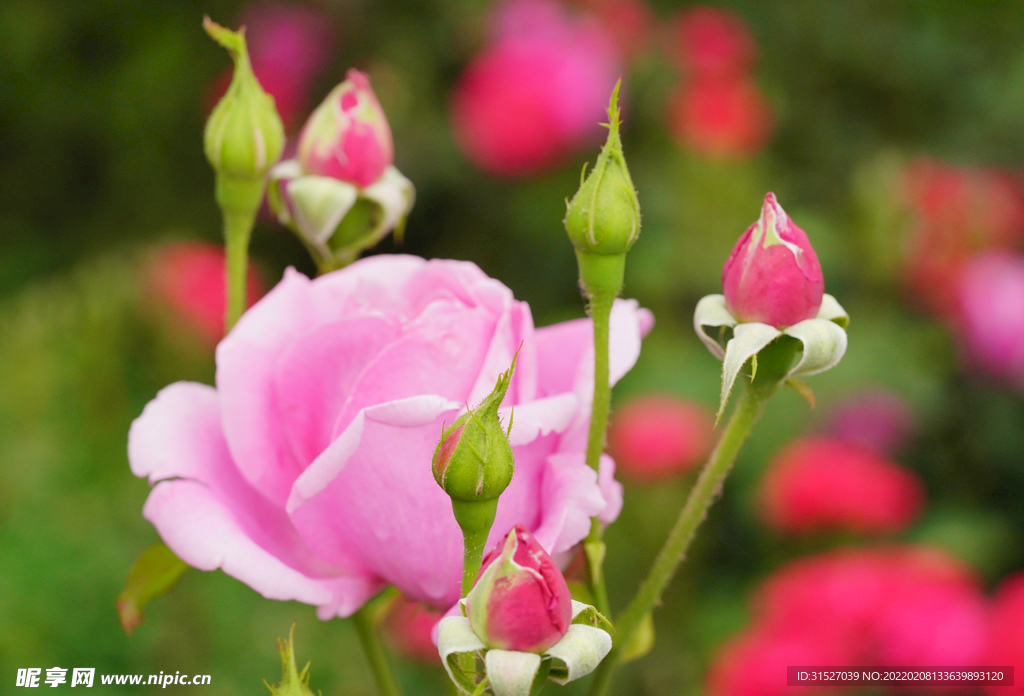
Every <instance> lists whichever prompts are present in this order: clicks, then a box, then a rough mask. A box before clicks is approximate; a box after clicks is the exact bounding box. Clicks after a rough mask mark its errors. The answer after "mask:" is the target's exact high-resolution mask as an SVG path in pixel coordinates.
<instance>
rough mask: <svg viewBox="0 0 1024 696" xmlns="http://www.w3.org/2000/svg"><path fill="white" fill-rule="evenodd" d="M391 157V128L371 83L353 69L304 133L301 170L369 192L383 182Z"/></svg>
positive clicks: (300, 139)
mask: <svg viewBox="0 0 1024 696" xmlns="http://www.w3.org/2000/svg"><path fill="white" fill-rule="evenodd" d="M393 156H394V145H393V143H392V142H391V128H389V127H388V121H387V118H386V117H385V116H384V109H382V108H381V106H380V103H379V102H378V101H377V96H376V95H375V94H374V93H373V89H372V88H371V87H370V80H369V78H368V77H367V76H366V75H365V74H364V73H361V72H359V71H358V70H354V69H353V70H349V71H348V79H346V80H345V81H344V82H342V83H341V84H340V85H338V86H337V87H335V88H334V89H333V90H331V93H330V94H328V95H327V98H326V99H324V101H323V103H322V104H320V106H318V107H317V108H316V111H314V112H313V114H312V115H311V116H310V117H309V120H308V121H307V122H306V125H305V127H304V128H303V129H302V134H301V135H300V136H299V163H300V164H301V166H302V171H303V172H304V173H306V174H315V175H319V176H329V177H332V178H334V179H341V180H342V181H347V182H349V183H352V184H355V185H356V186H360V187H366V186H369V185H370V184H372V183H373V182H375V181H377V180H378V179H379V178H380V177H381V174H383V173H384V170H385V169H387V167H388V166H389V165H390V164H391V160H392V157H393Z"/></svg>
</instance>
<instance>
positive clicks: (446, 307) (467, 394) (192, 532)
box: [128, 256, 653, 619]
mask: <svg viewBox="0 0 1024 696" xmlns="http://www.w3.org/2000/svg"><path fill="white" fill-rule="evenodd" d="M652 322H653V319H652V317H651V314H650V313H649V312H648V311H646V310H643V309H640V308H639V307H638V306H637V304H636V303H635V302H633V301H620V302H618V303H617V304H616V306H615V308H614V309H613V312H612V338H611V375H612V379H613V380H617V379H618V378H620V377H621V376H622V375H623V374H624V373H625V372H626V371H628V369H629V368H630V367H631V366H632V365H633V363H634V362H635V361H636V358H637V356H638V354H639V350H640V338H641V335H642V334H643V333H644V332H646V330H647V329H649V328H650V326H651V324H652ZM592 333H593V331H592V328H591V324H590V322H589V320H586V319H580V320H576V321H571V322H565V323H562V324H558V325H555V326H551V327H547V328H542V329H536V330H535V329H534V327H533V320H532V317H531V315H530V309H529V307H528V306H527V305H526V304H525V303H523V302H517V301H516V300H515V299H514V298H513V297H512V293H511V291H510V290H509V289H508V288H506V287H505V286H504V285H502V284H501V283H499V282H498V281H496V280H493V279H491V278H488V277H487V276H486V275H485V274H484V273H482V272H481V271H480V269H479V268H477V267H476V266H475V265H473V264H471V263H466V262H458V261H445V260H434V261H425V260H423V259H420V258H417V257H412V256H374V257H371V258H367V259H363V260H361V261H357V262H356V263H354V264H352V265H351V266H349V267H347V268H346V269H344V270H341V271H337V272H334V273H329V274H326V275H323V276H321V277H319V278H317V279H316V280H309V279H308V278H306V277H305V276H303V275H301V274H300V273H297V272H295V271H293V270H289V271H287V272H286V273H285V277H284V279H283V280H282V281H281V282H280V283H279V284H278V285H277V287H275V288H274V289H273V290H271V292H270V293H268V294H267V296H266V297H265V298H264V299H263V300H262V301H261V302H259V303H257V304H256V305H255V306H254V307H253V308H252V309H251V310H250V311H249V312H247V313H246V314H245V315H244V316H243V317H242V319H241V320H240V321H239V322H238V324H237V325H236V326H235V328H234V329H233V330H232V331H231V333H230V335H229V336H227V337H226V338H225V339H224V340H223V341H222V342H221V344H220V345H219V346H218V348H217V386H216V388H213V387H209V386H206V385H202V384H194V383H186V382H179V383H177V384H173V385H171V386H169V387H167V388H165V389H164V390H162V391H161V392H160V393H159V394H158V395H157V397H156V399H154V400H153V401H152V402H151V403H150V404H149V405H148V406H147V407H146V409H145V410H144V411H143V413H142V415H141V416H140V417H139V418H138V419H137V420H136V421H135V423H134V424H133V425H132V428H131V432H130V433H129V438H128V457H129V461H130V462H131V466H132V471H133V472H134V473H135V474H136V475H138V476H147V477H148V478H149V480H150V481H151V482H153V483H154V484H156V485H155V486H154V488H153V491H152V493H151V494H150V496H149V499H148V500H147V501H146V506H145V508H144V510H143V514H144V516H145V517H146V519H148V520H150V521H151V522H152V523H153V524H154V526H156V528H157V531H159V532H160V535H161V537H162V538H163V540H164V541H165V542H166V543H167V545H168V546H169V547H170V548H171V549H172V550H173V551H174V552H175V553H176V554H178V556H180V557H181V558H182V560H184V561H185V562H186V563H188V564H189V565H192V566H194V567H196V568H200V569H203V570H212V569H214V568H222V569H223V570H224V572H226V573H227V574H228V575H231V576H233V577H235V578H237V579H239V580H241V581H242V582H245V583H246V584H248V585H249V586H250V587H252V588H253V589H255V590H256V591H257V592H260V593H261V594H262V595H263V596H265V597H267V598H269V599H279V600H297V601H300V602H305V603H307V604H313V605H316V606H317V607H318V608H319V610H318V614H319V616H320V617H321V618H324V619H326V618H330V617H332V616H348V615H349V614H351V613H352V612H353V611H355V610H356V609H358V608H359V607H360V606H362V604H363V603H364V602H365V601H366V600H367V599H368V598H369V597H371V596H373V595H374V594H375V593H376V592H378V591H379V590H380V589H381V588H382V587H384V586H385V585H388V584H391V585H394V586H396V587H397V588H398V589H400V590H401V591H402V593H403V594H405V595H406V597H408V598H409V599H412V600H416V601H423V602H426V603H428V604H430V605H431V606H433V607H436V608H439V609H447V608H448V607H450V606H452V605H453V604H454V603H455V601H456V600H457V599H458V598H459V585H460V578H461V572H462V534H461V532H460V531H459V527H458V525H457V524H456V522H455V518H454V516H453V514H452V509H451V501H450V500H449V499H448V496H447V495H445V494H444V492H443V491H442V490H441V489H440V488H439V487H438V486H437V484H436V483H435V482H434V479H433V475H432V473H431V457H432V455H433V452H434V447H435V446H436V444H437V439H438V436H439V434H440V433H441V426H442V423H444V422H448V423H451V422H452V421H454V420H455V419H456V418H457V417H458V415H459V414H460V412H461V411H462V410H463V409H464V408H465V404H466V403H467V402H468V403H477V402H479V401H480V400H481V399H482V398H483V397H484V396H486V395H487V394H488V393H490V391H491V389H492V388H493V386H494V381H495V379H496V377H497V375H498V373H500V372H503V371H504V370H506V369H508V365H509V364H510V363H511V362H512V355H513V353H515V351H516V349H517V348H519V347H520V346H522V347H521V349H520V352H519V359H518V362H517V365H516V371H515V374H514V377H513V380H512V384H511V386H510V388H509V392H508V395H507V397H506V402H505V408H506V409H508V408H510V407H512V406H515V422H514V426H513V428H512V434H511V444H512V447H513V452H514V454H515V457H516V472H515V476H514V478H513V480H512V483H511V484H510V485H509V487H508V489H506V491H505V493H504V494H503V495H502V496H501V500H500V503H499V505H498V511H497V518H496V520H495V523H494V527H493V529H492V533H491V537H490V540H489V543H490V544H495V543H497V542H498V541H499V540H500V539H502V538H503V537H504V532H505V531H507V530H508V529H509V528H510V527H512V526H513V525H515V524H522V525H524V526H525V527H526V528H527V529H530V530H532V532H533V534H534V536H536V538H537V540H538V541H539V542H540V543H541V545H542V546H543V547H544V548H545V549H547V550H548V551H549V552H552V553H559V552H564V551H567V550H568V549H570V548H571V547H573V546H574V545H575V544H577V543H578V542H579V541H580V540H582V539H583V538H584V537H585V536H586V535H587V533H588V531H589V529H590V519H589V518H590V517H591V516H594V515H597V516H600V518H601V519H602V520H603V521H604V522H606V523H607V522H611V521H612V520H613V519H614V518H615V517H616V516H617V515H618V512H619V509H620V507H621V487H620V486H618V484H617V483H615V482H614V480H613V479H612V472H613V467H614V464H613V462H612V461H611V459H610V458H609V457H605V458H603V461H602V471H601V476H600V477H598V476H597V474H595V473H594V471H593V470H592V469H590V468H589V467H587V465H586V463H585V456H584V453H585V449H586V439H587V427H588V421H589V413H590V403H591V399H592V390H593V384H592V381H593V357H592V355H593V349H592V340H593V339H592ZM599 478H600V481H599Z"/></svg>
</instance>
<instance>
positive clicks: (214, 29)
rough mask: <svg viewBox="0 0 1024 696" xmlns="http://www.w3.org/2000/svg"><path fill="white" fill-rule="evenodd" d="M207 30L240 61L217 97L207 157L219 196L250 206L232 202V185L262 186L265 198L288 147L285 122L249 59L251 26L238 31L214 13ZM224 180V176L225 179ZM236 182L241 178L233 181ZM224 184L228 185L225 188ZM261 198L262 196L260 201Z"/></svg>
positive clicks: (206, 134) (206, 139)
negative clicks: (267, 180)
mask: <svg viewBox="0 0 1024 696" xmlns="http://www.w3.org/2000/svg"><path fill="white" fill-rule="evenodd" d="M203 28H204V29H205V30H206V33H207V34H209V35H210V37H211V38H213V40H214V41H216V42H217V43H219V44H220V45H221V46H223V47H224V48H226V49H228V51H229V52H230V53H231V57H232V58H233V59H234V61H235V71H234V75H233V76H232V78H231V84H230V86H229V87H228V90H227V92H226V93H225V94H224V96H223V97H222V98H221V100H220V101H219V102H217V106H215V107H214V109H213V112H212V113H211V114H210V118H209V119H207V121H206V129H205V131H204V133H203V147H204V150H205V152H206V159H207V160H209V162H210V165H211V166H212V167H213V169H214V171H215V172H216V173H217V179H218V198H221V197H222V195H223V194H227V196H228V200H226V201H218V202H220V203H221V204H222V207H224V205H225V204H227V206H228V207H237V208H242V207H250V206H251V202H250V201H247V200H246V201H239V202H238V203H237V204H234V202H233V201H231V200H230V199H231V197H232V195H235V194H233V191H232V189H239V188H240V189H252V188H256V189H258V192H259V193H258V196H259V197H262V193H263V177H264V176H265V175H266V173H267V171H268V170H269V169H270V167H271V166H273V164H274V163H275V162H277V160H278V158H279V157H280V156H281V151H282V150H283V149H284V126H283V125H282V124H281V117H280V116H279V115H278V113H277V108H276V107H275V105H274V98H273V97H272V96H270V95H269V94H267V93H266V92H264V91H263V88H262V87H260V83H259V81H258V80H257V79H256V75H255V74H254V73H253V71H252V65H251V64H250V63H249V52H248V50H247V48H246V45H245V29H244V28H243V29H242V30H240V31H237V32H234V31H231V30H230V29H226V28H224V27H222V26H220V25H219V24H217V23H216V22H214V21H212V20H211V19H210V18H209V17H205V18H204V19H203ZM222 180H224V181H222ZM232 182H235V183H232ZM221 189H228V190H226V191H222V190H221ZM258 205H259V200H257V201H256V206H258Z"/></svg>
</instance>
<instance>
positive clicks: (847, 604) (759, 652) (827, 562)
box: [708, 545, 988, 696]
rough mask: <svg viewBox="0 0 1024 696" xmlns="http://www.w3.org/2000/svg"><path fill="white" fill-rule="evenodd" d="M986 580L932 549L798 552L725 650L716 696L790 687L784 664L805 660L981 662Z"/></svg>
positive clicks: (716, 670) (717, 665) (715, 669)
mask: <svg viewBox="0 0 1024 696" xmlns="http://www.w3.org/2000/svg"><path fill="white" fill-rule="evenodd" d="M979 585H980V583H979V581H978V579H977V578H976V577H975V576H974V574H973V573H971V571H970V570H969V569H968V568H966V567H965V566H964V565H963V564H961V563H960V562H958V561H957V560H955V559H953V558H952V557H950V556H949V555H947V554H946V553H945V552H943V551H941V550H938V549H935V548H930V547H924V546H899V545H893V546H882V547H876V548H865V549H840V550H838V551H833V552H830V553H826V554H822V555H819V556H813V557H807V558H801V559H798V560H796V561H794V562H792V563H790V564H788V565H786V566H784V567H783V568H780V569H779V570H778V571H776V572H775V573H774V574H773V575H772V576H771V577H770V578H768V580H767V581H765V583H764V585H763V586H762V587H761V588H760V590H759V591H758V592H757V593H756V595H755V597H754V602H753V605H754V623H753V625H752V626H751V627H750V628H748V629H747V630H746V631H745V632H744V633H742V634H740V635H739V636H737V637H736V638H734V639H733V640H732V641H730V642H729V643H728V644H727V645H726V646H725V647H723V648H722V650H721V651H720V652H719V654H718V657H717V658H716V659H715V661H714V663H713V665H712V668H711V670H710V672H709V677H708V683H709V688H710V690H711V691H712V692H713V693H714V694H715V696H760V695H761V694H764V695H765V696H771V695H772V694H776V693H778V694H781V693H789V692H788V690H787V691H783V690H782V689H783V687H782V685H784V684H785V683H786V679H785V675H786V667H787V666H788V665H798V664H804V665H823V666H824V665H835V666H843V665H865V666H870V665H875V666H884V665H889V666H895V665H900V666H903V665H906V666H927V665H976V664H982V663H981V662H979V661H980V660H981V659H982V657H983V652H982V651H983V649H984V647H985V639H986V631H987V621H988V611H987V607H986V603H985V597H984V595H983V594H982V592H981V589H980V586H979ZM819 660H820V661H819ZM752 664H756V665H757V668H756V669H755V668H754V667H753V666H751V665H752ZM773 672H774V674H776V675H777V676H776V679H774V680H771V681H769V680H767V679H766V678H765V676H764V675H765V674H769V673H773Z"/></svg>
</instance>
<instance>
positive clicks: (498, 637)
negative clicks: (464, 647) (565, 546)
mask: <svg viewBox="0 0 1024 696" xmlns="http://www.w3.org/2000/svg"><path fill="white" fill-rule="evenodd" d="M466 616H467V617H469V623H470V626H471V627H472V629H473V632H474V633H476V635H477V637H479V638H480V640H482V641H483V642H484V644H486V645H487V646H488V647H489V648H497V649H499V650H517V651H519V652H534V653H538V654H539V653H543V652H544V651H545V650H547V649H548V648H550V647H551V646H552V645H554V644H555V643H557V642H558V641H560V640H561V639H562V636H564V635H565V634H566V632H567V631H568V630H569V624H570V623H571V622H572V596H571V595H570V594H569V586H568V585H567V584H566V582H565V578H564V577H562V572H561V571H560V570H559V569H558V566H556V565H555V562H554V561H553V560H551V556H549V555H548V554H547V552H545V551H544V549H543V547H541V545H540V544H538V543H537V540H536V539H534V538H533V535H532V534H530V532H529V531H528V530H527V529H526V528H525V527H523V526H522V525H518V524H517V525H516V526H515V527H514V528H513V529H512V531H510V532H509V533H508V536H507V537H506V538H505V539H504V540H503V541H500V542H499V543H498V545H497V546H496V547H494V548H493V549H491V551H490V553H488V554H487V555H486V556H484V558H483V561H482V562H481V564H480V572H479V573H478V574H477V576H476V584H474V585H473V589H472V590H470V592H469V594H468V595H467V596H466Z"/></svg>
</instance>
